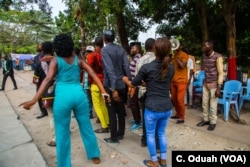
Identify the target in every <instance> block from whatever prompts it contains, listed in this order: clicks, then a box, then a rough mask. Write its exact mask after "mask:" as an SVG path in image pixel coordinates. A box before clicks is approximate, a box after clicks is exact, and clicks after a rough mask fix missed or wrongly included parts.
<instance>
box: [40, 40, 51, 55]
mask: <svg viewBox="0 0 250 167" xmlns="http://www.w3.org/2000/svg"><path fill="white" fill-rule="evenodd" d="M42 48H43V54H44V55H45V54H53V46H52V42H50V41H46V42H43V43H42Z"/></svg>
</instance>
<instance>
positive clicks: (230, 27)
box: [221, 0, 236, 80]
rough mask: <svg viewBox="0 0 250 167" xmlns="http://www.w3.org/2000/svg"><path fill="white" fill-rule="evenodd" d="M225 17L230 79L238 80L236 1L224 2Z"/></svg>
mask: <svg viewBox="0 0 250 167" xmlns="http://www.w3.org/2000/svg"><path fill="white" fill-rule="evenodd" d="M221 2H222V10H223V15H224V18H225V21H226V25H227V30H226V31H227V34H226V37H227V51H228V54H229V56H228V78H229V80H235V79H236V44H235V43H236V26H235V12H236V2H235V0H222V1H221Z"/></svg>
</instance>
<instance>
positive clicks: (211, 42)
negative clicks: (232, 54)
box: [204, 40, 214, 48]
mask: <svg viewBox="0 0 250 167" xmlns="http://www.w3.org/2000/svg"><path fill="white" fill-rule="evenodd" d="M206 42H207V43H208V44H209V45H210V47H211V48H214V41H213V40H205V42H204V43H206Z"/></svg>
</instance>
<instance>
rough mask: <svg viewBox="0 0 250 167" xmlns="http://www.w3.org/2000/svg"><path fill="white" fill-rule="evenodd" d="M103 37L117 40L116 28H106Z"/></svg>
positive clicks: (108, 39) (111, 40)
mask: <svg viewBox="0 0 250 167" xmlns="http://www.w3.org/2000/svg"><path fill="white" fill-rule="evenodd" d="M103 38H104V40H106V41H107V42H113V41H114V40H115V31H114V30H104V32H103Z"/></svg>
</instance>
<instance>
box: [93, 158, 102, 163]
mask: <svg viewBox="0 0 250 167" xmlns="http://www.w3.org/2000/svg"><path fill="white" fill-rule="evenodd" d="M92 162H93V163H94V164H99V163H100V162H101V160H100V158H99V157H95V158H92Z"/></svg>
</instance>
